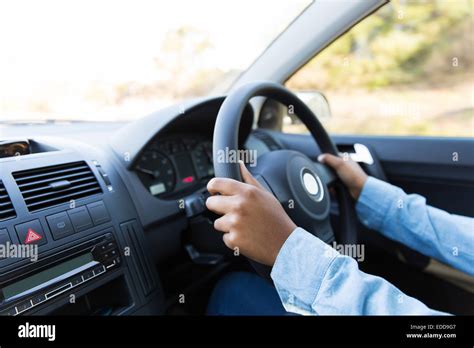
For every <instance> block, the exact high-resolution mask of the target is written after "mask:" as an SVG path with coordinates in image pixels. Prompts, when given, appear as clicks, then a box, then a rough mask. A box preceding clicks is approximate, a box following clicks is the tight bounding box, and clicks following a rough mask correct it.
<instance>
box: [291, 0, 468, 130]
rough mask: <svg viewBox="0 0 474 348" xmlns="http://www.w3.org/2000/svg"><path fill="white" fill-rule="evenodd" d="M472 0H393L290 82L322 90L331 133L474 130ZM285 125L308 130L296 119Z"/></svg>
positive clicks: (293, 87) (298, 89)
mask: <svg viewBox="0 0 474 348" xmlns="http://www.w3.org/2000/svg"><path fill="white" fill-rule="evenodd" d="M473 3H474V2H473V1H471V0H438V1H420V0H417V1H392V2H390V3H389V4H387V5H386V6H384V7H382V8H381V9H379V10H378V11H377V12H376V13H374V14H372V15H370V16H369V17H368V18H366V19H365V20H363V21H362V22H360V23H359V24H357V25H356V26H355V27H354V28H353V29H351V30H350V31H349V32H347V33H346V34H344V35H343V36H341V37H340V38H338V39H337V40H336V41H335V42H334V43H333V44H331V45H330V46H329V47H328V48H326V49H325V50H323V51H322V52H321V53H320V54H318V55H317V56H315V57H314V58H313V59H312V60H310V61H309V62H308V63H307V64H306V65H305V66H303V67H302V68H301V69H300V70H299V71H297V72H296V73H295V74H294V75H293V76H292V77H291V78H290V79H289V80H288V81H287V82H286V86H287V87H288V88H290V89H291V90H293V91H296V92H306V93H307V92H308V91H315V90H317V91H320V92H322V93H324V94H325V95H326V97H327V99H328V101H329V103H330V105H331V111H332V115H331V116H330V117H327V118H323V119H322V122H323V124H324V125H325V126H326V128H327V129H328V131H330V132H331V133H336V134H337V133H341V134H381V135H424V136H468V137H472V136H473V135H474V71H473V66H474V50H473V48H474V45H473V41H474V35H473V33H474V19H473V18H474V17H473ZM285 121H286V122H284V126H283V130H284V131H286V132H305V131H306V129H305V127H304V126H303V125H302V124H300V123H298V121H295V119H294V118H293V117H286V118H285Z"/></svg>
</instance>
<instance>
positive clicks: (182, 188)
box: [134, 135, 214, 199]
mask: <svg viewBox="0 0 474 348" xmlns="http://www.w3.org/2000/svg"><path fill="white" fill-rule="evenodd" d="M134 170H135V171H136V173H137V175H138V177H139V178H140V181H141V182H142V184H143V185H144V186H145V187H146V188H147V189H148V190H149V192H150V193H151V194H152V195H153V196H155V197H158V198H162V199H176V198H181V197H183V196H185V195H186V194H188V193H190V192H192V191H193V190H195V189H197V188H200V187H202V186H204V185H205V184H206V183H207V181H208V180H209V179H210V178H211V177H213V176H214V168H213V164H212V141H211V139H208V138H206V137H200V136H193V135H174V136H171V137H169V138H166V139H161V138H160V140H158V141H154V142H152V143H151V144H149V145H148V146H147V147H146V148H145V149H144V151H143V153H142V154H141V155H140V157H139V158H138V161H137V163H136V165H135V167H134Z"/></svg>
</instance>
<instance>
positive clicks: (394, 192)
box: [356, 176, 403, 230]
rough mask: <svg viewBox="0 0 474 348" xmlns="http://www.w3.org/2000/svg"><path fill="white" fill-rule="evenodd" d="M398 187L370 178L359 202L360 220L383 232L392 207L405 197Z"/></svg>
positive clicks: (357, 209)
mask: <svg viewBox="0 0 474 348" xmlns="http://www.w3.org/2000/svg"><path fill="white" fill-rule="evenodd" d="M401 193H403V191H402V190H400V189H399V188H398V187H396V186H393V185H390V184H389V183H387V182H385V181H382V180H379V179H376V178H374V177H371V176H369V177H368V178H367V180H366V182H365V184H364V187H363V189H362V192H361V194H360V196H359V199H358V200H357V204H356V211H357V216H358V217H359V220H360V221H361V222H362V223H363V224H364V225H366V226H367V227H369V228H371V229H373V230H381V229H382V226H383V223H384V219H385V217H386V216H387V214H388V211H389V209H390V207H391V206H394V205H396V204H397V201H398V200H399V199H401V198H402V197H403V195H402V194H401Z"/></svg>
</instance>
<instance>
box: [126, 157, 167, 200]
mask: <svg viewBox="0 0 474 348" xmlns="http://www.w3.org/2000/svg"><path fill="white" fill-rule="evenodd" d="M135 169H136V170H137V172H138V176H139V177H140V180H141V181H142V183H143V184H144V185H145V187H147V188H148V190H149V191H150V193H151V194H152V195H154V196H158V195H161V194H163V193H166V192H171V191H173V189H174V185H175V182H176V174H175V170H174V167H173V164H172V163H171V161H170V160H169V159H168V157H166V156H165V155H163V154H161V153H160V152H158V151H146V152H144V153H143V155H142V157H141V158H140V161H139V162H138V163H137V165H136V167H135Z"/></svg>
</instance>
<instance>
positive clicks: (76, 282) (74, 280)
mask: <svg viewBox="0 0 474 348" xmlns="http://www.w3.org/2000/svg"><path fill="white" fill-rule="evenodd" d="M81 283H82V276H77V277H74V278H72V279H71V284H72V286H76V285H79V284H81Z"/></svg>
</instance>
